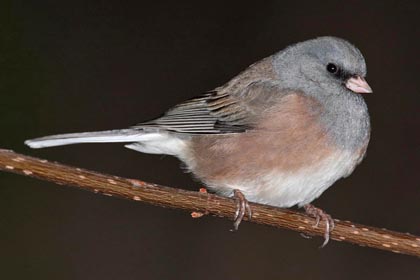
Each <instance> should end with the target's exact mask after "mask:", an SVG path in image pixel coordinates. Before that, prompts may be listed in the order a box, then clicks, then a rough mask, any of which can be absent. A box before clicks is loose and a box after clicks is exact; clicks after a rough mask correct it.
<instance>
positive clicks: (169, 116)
mask: <svg viewBox="0 0 420 280" xmlns="http://www.w3.org/2000/svg"><path fill="white" fill-rule="evenodd" d="M282 95H284V93H283V92H282V91H281V90H280V89H279V88H278V86H277V85H276V84H275V83H272V82H268V81H265V82H255V83H251V84H249V85H248V86H246V87H245V88H244V89H242V90H240V91H236V92H229V91H228V90H224V89H220V90H215V91H212V92H208V93H206V94H203V95H201V96H199V97H196V98H193V99H190V100H187V101H185V102H183V103H180V104H179V105H177V106H175V107H173V108H172V109H170V110H169V111H167V112H166V113H165V114H164V115H163V116H162V117H160V118H158V119H154V120H152V121H148V122H145V123H140V124H138V125H136V126H134V128H141V129H146V128H156V129H159V130H165V131H169V132H175V133H182V134H225V133H241V132H245V131H247V130H249V129H251V128H252V127H253V126H254V123H255V122H256V120H257V119H258V117H259V116H260V115H261V114H262V113H263V112H264V111H265V110H267V109H268V108H269V107H270V106H271V105H272V104H274V103H275V102H274V99H277V98H279V97H281V96H282Z"/></svg>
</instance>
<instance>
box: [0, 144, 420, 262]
mask: <svg viewBox="0 0 420 280" xmlns="http://www.w3.org/2000/svg"><path fill="white" fill-rule="evenodd" d="M0 170H3V171H7V172H13V173H16V174H20V175H25V176H30V177H34V178H38V179H41V180H45V181H51V182H54V183H57V184H59V185H69V186H74V187H78V188H81V189H84V190H88V191H91V192H94V193H100V194H103V195H108V196H116V197H120V198H125V199H130V200H135V201H141V202H144V203H149V204H153V205H157V206H162V207H169V208H177V209H183V210H187V211H196V212H201V213H205V214H212V215H216V216H219V217H226V218H229V219H232V218H233V216H234V213H235V211H236V203H235V201H234V200H232V199H230V198H226V197H221V196H217V195H214V194H207V193H201V192H192V191H186V190H181V189H175V188H169V187H165V186H160V185H156V184H151V183H147V182H143V181H137V182H138V183H137V184H133V182H132V180H130V179H127V178H121V177H116V176H111V175H106V174H100V173H97V172H93V171H88V170H84V169H80V168H74V167H70V166H66V165H62V164H59V163H54V162H48V161H46V160H42V159H37V158H33V157H28V156H24V155H21V154H17V153H14V152H13V151H9V150H3V149H0ZM251 207H252V211H253V216H252V222H253V223H257V224H263V225H269V226H274V227H279V228H286V229H290V230H294V231H298V232H301V233H304V234H307V235H321V236H322V235H323V229H324V226H325V224H324V223H323V222H321V223H320V225H319V227H313V225H314V224H315V220H314V219H313V218H310V217H308V216H306V215H305V214H303V213H300V212H296V211H291V210H287V209H280V208H275V207H271V206H266V205H260V204H255V203H251ZM245 220H246V218H245ZM331 239H333V240H337V241H345V242H350V243H354V244H358V245H360V246H368V247H372V248H377V249H381V250H386V251H391V252H394V253H400V254H407V255H412V256H417V257H420V237H418V236H413V235H411V234H408V233H399V232H395V231H390V230H385V229H379V228H375V227H370V226H364V225H359V224H355V223H352V222H349V221H339V220H335V228H334V230H333V231H332V232H331Z"/></svg>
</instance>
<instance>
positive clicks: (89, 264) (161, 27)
mask: <svg viewBox="0 0 420 280" xmlns="http://www.w3.org/2000/svg"><path fill="white" fill-rule="evenodd" d="M0 5H1V6H2V7H1V8H0V65H1V67H0V92H1V99H0V128H1V131H2V135H3V136H2V137H1V138H0V147H1V148H7V149H13V150H15V151H17V152H21V153H25V154H29V155H34V156H39V157H42V158H46V159H49V160H54V161H59V162H62V163H66V164H70V165H75V166H79V167H83V168H87V169H92V170H97V171H100V172H105V173H110V174H115V175H119V176H126V177H130V178H140V179H143V180H146V181H150V182H155V183H159V184H164V185H168V186H173V187H180V188H185V189H190V190H198V188H199V187H200V184H199V183H198V182H195V181H194V180H193V179H191V177H190V176H189V175H188V174H185V173H183V171H182V170H181V169H180V168H179V165H180V164H179V162H178V161H177V160H176V159H174V158H171V157H163V156H153V155H145V154H140V153H136V152H134V151H131V150H127V149H125V148H123V146H122V145H119V144H97V145H89V144H87V145H77V146H66V147H57V148H50V149H45V150H30V149H29V148H27V147H25V146H24V145H23V141H24V140H25V139H28V138H34V137H39V136H44V135H48V134H56V133H65V132H77V131H90V130H102V129H112V128H124V127H127V126H130V125H134V124H136V123H138V122H141V121H144V120H147V119H151V118H154V117H156V116H158V115H160V114H161V113H162V112H163V111H164V110H166V109H167V108H169V107H171V106H172V105H174V104H176V103H177V102H181V101H183V100H185V99H188V98H191V97H193V96H196V95H198V94H200V93H203V92H204V91H207V90H210V89H213V88H215V87H217V86H219V85H222V84H223V83H225V82H226V81H228V80H229V79H230V78H232V77H233V76H235V75H236V74H237V73H238V72H240V71H241V70H243V69H244V68H245V67H247V66H248V65H250V64H252V63H253V62H255V61H257V60H259V59H261V58H263V57H266V56H268V55H271V54H272V53H274V52H276V51H278V50H280V49H282V48H284V47H285V46H287V45H289V44H291V43H295V42H298V41H302V40H306V39H310V38H314V37H316V36H322V35H334V36H339V37H343V38H345V39H347V40H349V41H350V42H352V43H354V44H355V45H356V46H357V47H359V48H360V50H361V51H362V53H363V54H364V56H365V58H366V61H367V65H368V77H367V79H368V82H369V84H370V85H371V86H372V88H373V89H374V93H373V94H371V95H368V96H366V101H367V103H368V106H369V110H370V113H371V120H372V139H371V142H370V145H369V148H368V153H367V154H368V156H367V158H366V159H365V160H364V161H363V163H362V164H361V165H360V166H359V167H358V168H356V171H355V172H354V173H353V175H352V176H350V177H349V178H347V179H344V180H340V181H339V182H337V183H336V184H335V185H334V186H333V187H332V188H330V189H329V190H328V191H327V192H325V193H324V195H323V196H322V197H321V198H319V199H318V200H316V201H315V202H314V204H315V205H317V206H319V207H321V208H323V209H325V210H326V211H327V212H328V213H330V214H332V215H333V217H335V218H338V219H343V220H351V221H354V222H357V223H362V224H367V225H371V226H377V227H384V228H387V229H393V230H397V231H402V232H411V233H413V234H417V235H420V184H419V179H418V178H419V177H418V172H419V171H418V170H419V163H420V156H419V143H420V142H419V128H420V114H419V98H420V97H419V96H420V92H419V84H418V80H419V77H418V74H419V70H418V69H419V64H418V62H419V61H418V52H419V38H420V36H419V32H418V30H419V24H418V23H419V20H418V17H419V13H420V9H419V4H418V1H411V2H410V1H387V3H380V4H374V3H372V2H367V1H344V2H340V1H325V2H320V1H313V0H312V1H253V2H249V3H247V2H245V1H238V2H236V3H234V2H227V1H223V2H218V1H210V2H206V3H198V2H197V1H196V2H195V3H190V4H186V3H180V2H178V1H176V2H175V1H172V2H171V1H166V2H162V1H153V3H150V2H148V3H141V2H140V1H132V3H128V2H125V1H124V2H119V1H78V0H74V1H67V3H66V2H65V1H32V2H30V1H27V2H26V3H24V2H22V1H13V2H7V1H2V3H1V4H0ZM0 213H1V214H0V248H1V250H0V275H1V276H0V277H1V278H2V279H61V280H65V279H102V280H105V279H420V261H419V259H416V258H414V257H408V256H402V255H397V254H393V253H388V252H383V251H379V250H374V249H369V248H362V247H358V246H355V245H350V244H347V243H340V242H335V241H331V242H330V243H329V244H328V246H326V247H325V248H324V249H319V248H318V247H319V246H320V245H321V243H322V239H321V238H314V239H309V240H308V239H304V238H302V237H301V236H300V235H299V234H298V233H295V232H291V231H286V230H279V229H275V228H270V227H264V226H260V225H255V224H249V223H243V224H242V225H241V227H240V230H239V231H238V232H235V233H232V232H230V231H229V229H231V227H232V225H231V222H230V221H228V220H224V219H219V218H215V217H204V218H201V219H192V218H191V217H190V214H189V213H187V212H182V211H177V210H169V209H163V208H158V207H153V206H148V205H144V204H142V203H135V202H133V201H125V200H121V199H116V198H112V197H106V196H100V195H94V194H91V193H88V192H84V191H80V190H77V189H72V188H67V187H61V186H57V185H54V184H52V183H46V182H42V181H37V180H35V179H30V178H25V177H23V176H18V175H13V174H7V173H0Z"/></svg>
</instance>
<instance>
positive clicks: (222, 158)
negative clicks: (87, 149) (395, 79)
mask: <svg viewBox="0 0 420 280" xmlns="http://www.w3.org/2000/svg"><path fill="white" fill-rule="evenodd" d="M365 76H366V64H365V60H364V58H363V56H362V54H361V53H360V51H359V50H358V49H357V48H356V47H354V46H353V45H351V44H350V43H349V42H347V41H345V40H343V39H339V38H335V37H321V38H317V39H313V40H308V41H304V42H301V43H298V44H295V45H291V46H289V47H287V48H286V49H284V50H282V51H280V52H278V53H276V54H274V55H272V56H270V57H267V58H265V59H263V60H261V61H259V62H257V63H255V64H253V65H251V66H250V67H249V68H248V69H246V70H245V71H243V72H242V73H240V74H239V75H238V76H236V77H234V78H233V79H232V80H230V81H229V82H228V83H226V84H225V85H223V86H221V87H218V88H216V89H215V90H213V91H210V92H207V93H205V94H203V95H201V96H199V97H196V98H193V99H191V100H188V101H186V102H183V103H180V104H178V105H176V106H175V107H173V108H172V109H170V110H169V111H167V112H166V113H165V114H164V115H163V116H161V117H160V118H157V119H155V120H152V121H148V122H144V123H140V124H138V125H136V126H133V127H130V128H128V129H122V130H110V131H101V132H84V133H72V134H61V135H54V136H47V137H42V138H37V139H33V140H28V141H26V142H25V144H26V145H28V146H30V147H32V148H44V147H51V146H59V145H68V144H75V143H103V142H127V143H129V144H127V145H125V147H127V148H129V149H133V150H136V151H139V152H143V153H150V154H168V155H173V156H176V157H178V158H179V159H180V160H181V161H183V162H184V163H185V164H186V166H187V167H188V169H189V170H190V171H191V172H192V173H193V174H194V175H195V176H196V177H197V178H199V179H200V180H201V181H202V182H204V183H205V185H206V186H207V187H208V188H209V189H210V190H213V191H215V192H217V193H219V194H221V195H224V196H231V195H235V196H236V197H237V198H238V201H239V202H240V203H239V206H240V207H239V211H238V215H237V217H236V221H235V227H236V228H237V226H238V225H239V223H240V221H241V219H242V218H243V216H244V214H245V211H246V210H247V209H248V210H249V208H248V206H247V203H244V199H243V196H244V197H245V198H246V199H247V200H249V201H252V202H257V203H262V204H268V205H273V206H278V207H291V206H294V205H298V206H300V207H301V206H303V207H304V208H305V210H306V212H307V213H308V214H310V215H312V216H314V217H316V218H317V220H318V221H319V219H324V220H325V221H326V232H325V243H324V244H326V242H327V241H328V238H329V232H330V230H331V229H332V227H333V220H332V219H331V217H330V216H329V215H327V214H326V213H324V212H323V211H322V210H320V209H318V208H315V207H314V206H312V205H311V204H309V203H310V202H311V201H312V200H314V199H315V198H317V197H319V196H320V195H321V194H322V193H323V192H324V191H325V190H326V189H327V188H328V187H330V186H331V185H332V184H333V183H334V182H335V181H336V180H338V179H339V178H342V177H346V176H348V175H349V174H350V173H352V171H353V169H354V168H355V166H356V165H357V164H358V163H359V162H360V161H361V160H362V159H363V157H364V155H365V152H366V147H367V145H368V142H369V135H370V124H369V114H368V110H367V107H366V104H365V102H364V100H363V98H362V97H361V95H359V94H360V93H370V92H372V90H371V88H370V87H369V85H368V84H367V82H366V81H365V79H364V77H365ZM241 197H242V199H241Z"/></svg>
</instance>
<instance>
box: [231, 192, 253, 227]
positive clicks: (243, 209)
mask: <svg viewBox="0 0 420 280" xmlns="http://www.w3.org/2000/svg"><path fill="white" fill-rule="evenodd" d="M233 197H234V199H235V200H236V212H235V217H234V222H233V229H234V230H238V228H239V225H240V224H241V222H242V219H243V218H244V216H245V213H247V214H248V219H249V220H251V218H252V210H251V207H250V206H249V203H248V200H246V198H245V196H244V194H243V193H242V192H241V191H240V190H233Z"/></svg>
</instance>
